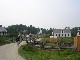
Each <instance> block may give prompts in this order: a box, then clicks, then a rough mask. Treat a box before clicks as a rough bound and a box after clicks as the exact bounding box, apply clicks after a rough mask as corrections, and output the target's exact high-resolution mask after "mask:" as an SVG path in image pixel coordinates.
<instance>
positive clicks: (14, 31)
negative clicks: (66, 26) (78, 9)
mask: <svg viewBox="0 0 80 60" xmlns="http://www.w3.org/2000/svg"><path fill="white" fill-rule="evenodd" d="M6 29H7V31H8V33H9V35H10V36H11V37H14V36H17V35H18V34H19V32H21V31H24V30H27V34H29V33H30V32H31V33H32V34H37V33H38V32H39V31H40V29H41V30H42V34H44V33H45V34H52V31H53V29H54V28H50V29H45V28H36V27H34V26H32V25H30V26H26V25H22V24H20V25H11V26H8V27H7V28H6ZM79 29H80V27H74V28H72V29H71V34H72V37H74V36H76V34H77V31H78V30H79Z"/></svg>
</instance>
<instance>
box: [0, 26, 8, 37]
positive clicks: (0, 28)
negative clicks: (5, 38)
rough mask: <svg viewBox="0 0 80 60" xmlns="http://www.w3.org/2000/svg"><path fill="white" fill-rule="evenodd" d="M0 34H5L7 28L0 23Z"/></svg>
mask: <svg viewBox="0 0 80 60" xmlns="http://www.w3.org/2000/svg"><path fill="white" fill-rule="evenodd" d="M0 35H1V36H2V35H7V30H6V29H5V28H4V27H2V25H0Z"/></svg>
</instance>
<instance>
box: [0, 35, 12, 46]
mask: <svg viewBox="0 0 80 60" xmlns="http://www.w3.org/2000/svg"><path fill="white" fill-rule="evenodd" d="M9 43H11V41H9V37H8V36H0V45H4V44H9Z"/></svg>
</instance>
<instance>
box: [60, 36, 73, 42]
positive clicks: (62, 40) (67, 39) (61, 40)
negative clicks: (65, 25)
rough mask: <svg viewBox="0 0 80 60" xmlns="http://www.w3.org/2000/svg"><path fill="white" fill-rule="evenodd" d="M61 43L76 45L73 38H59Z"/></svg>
mask: <svg viewBox="0 0 80 60" xmlns="http://www.w3.org/2000/svg"><path fill="white" fill-rule="evenodd" d="M58 39H59V42H60V43H74V39H73V37H63V38H58Z"/></svg>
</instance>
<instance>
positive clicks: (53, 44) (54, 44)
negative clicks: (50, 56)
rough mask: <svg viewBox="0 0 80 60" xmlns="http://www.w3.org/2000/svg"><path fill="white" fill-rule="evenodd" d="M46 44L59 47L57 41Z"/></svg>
mask: <svg viewBox="0 0 80 60" xmlns="http://www.w3.org/2000/svg"><path fill="white" fill-rule="evenodd" d="M45 46H53V47H59V45H58V44H57V43H46V44H45Z"/></svg>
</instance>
